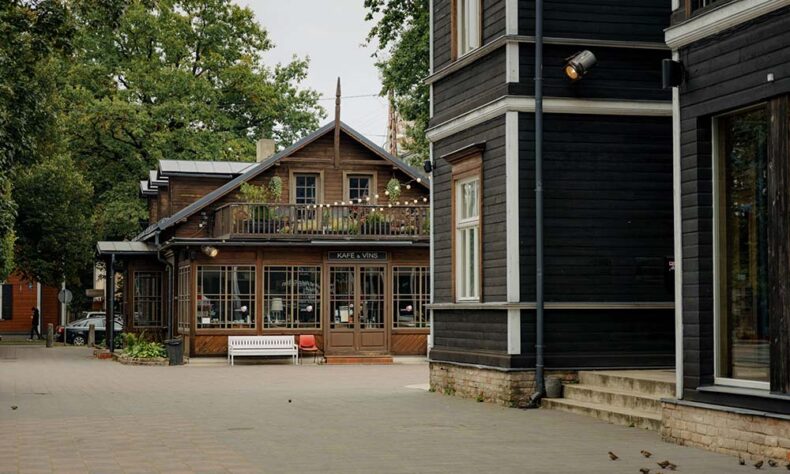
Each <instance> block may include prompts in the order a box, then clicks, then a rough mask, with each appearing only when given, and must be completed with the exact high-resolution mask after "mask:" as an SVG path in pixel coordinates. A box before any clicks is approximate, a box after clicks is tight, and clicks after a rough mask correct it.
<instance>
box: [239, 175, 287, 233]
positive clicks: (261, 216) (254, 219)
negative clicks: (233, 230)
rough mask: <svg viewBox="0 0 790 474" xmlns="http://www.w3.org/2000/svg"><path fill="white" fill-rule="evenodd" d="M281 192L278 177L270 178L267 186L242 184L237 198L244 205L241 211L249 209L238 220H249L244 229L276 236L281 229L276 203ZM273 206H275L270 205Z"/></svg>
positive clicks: (281, 184)
mask: <svg viewBox="0 0 790 474" xmlns="http://www.w3.org/2000/svg"><path fill="white" fill-rule="evenodd" d="M282 192H283V181H282V178H280V177H279V176H272V178H271V179H269V184H268V186H266V185H260V186H256V185H254V184H249V183H242V185H241V187H240V188H239V196H240V198H241V200H242V201H243V202H244V203H245V204H246V205H245V206H244V207H243V208H242V209H245V208H249V210H245V211H243V213H242V216H241V217H240V218H242V219H249V221H248V222H247V223H246V224H245V225H244V227H245V228H246V229H247V230H248V232H250V233H254V234H260V233H263V234H276V233H278V232H279V229H280V227H281V223H280V219H279V215H278V214H279V213H278V212H277V207H276V203H279V201H280V198H281V197H282ZM270 204H275V205H270Z"/></svg>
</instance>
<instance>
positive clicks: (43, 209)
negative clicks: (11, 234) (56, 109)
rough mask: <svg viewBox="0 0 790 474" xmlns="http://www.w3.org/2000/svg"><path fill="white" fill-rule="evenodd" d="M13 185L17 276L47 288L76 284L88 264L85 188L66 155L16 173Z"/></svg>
mask: <svg viewBox="0 0 790 474" xmlns="http://www.w3.org/2000/svg"><path fill="white" fill-rule="evenodd" d="M15 181H16V183H15V186H14V200H15V201H16V203H17V205H18V206H19V212H18V214H17V221H16V228H17V234H18V237H17V244H16V258H17V262H18V267H19V269H20V271H21V273H22V274H23V275H24V276H26V277H28V278H31V279H35V280H37V281H40V282H41V283H44V284H47V285H59V284H60V283H61V282H62V281H64V279H65V281H66V282H67V283H76V282H78V279H79V275H80V273H81V272H83V271H84V269H85V268H88V267H90V266H91V265H92V262H93V248H94V243H95V239H94V234H93V216H92V212H93V210H92V201H93V188H92V186H91V184H90V183H89V182H88V181H87V180H86V179H85V177H83V176H82V175H81V174H80V173H79V172H78V171H77V170H76V168H75V166H74V162H73V160H72V159H71V158H69V157H68V156H66V155H57V156H53V157H50V158H49V159H47V160H44V161H42V162H40V163H37V164H35V165H33V166H31V167H27V168H25V169H22V170H20V171H19V172H18V175H17V177H16V180H15Z"/></svg>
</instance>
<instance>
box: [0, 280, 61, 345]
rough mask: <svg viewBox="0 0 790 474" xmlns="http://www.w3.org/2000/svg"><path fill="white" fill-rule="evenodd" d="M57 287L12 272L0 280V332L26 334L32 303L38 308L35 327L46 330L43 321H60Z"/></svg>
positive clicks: (46, 323)
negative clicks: (36, 325) (37, 322)
mask: <svg viewBox="0 0 790 474" xmlns="http://www.w3.org/2000/svg"><path fill="white" fill-rule="evenodd" d="M58 291H59V290H58V288H55V287H52V286H47V285H42V284H40V283H38V282H36V281H28V280H26V279H25V278H23V277H22V276H21V275H20V274H19V273H16V272H15V273H12V274H11V275H10V276H9V277H8V278H7V279H6V280H5V281H3V282H0V335H9V334H30V327H31V319H30V317H31V315H32V314H33V307H36V308H38V310H39V314H40V315H41V317H40V318H39V331H40V332H41V334H46V330H47V325H48V324H52V325H53V327H55V326H57V325H58V324H60V323H61V316H62V313H61V311H62V308H61V304H60V302H59V301H58Z"/></svg>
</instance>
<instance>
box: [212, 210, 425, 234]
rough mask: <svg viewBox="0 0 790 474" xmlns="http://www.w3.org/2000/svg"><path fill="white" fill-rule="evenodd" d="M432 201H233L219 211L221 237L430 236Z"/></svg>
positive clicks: (216, 217)
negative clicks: (409, 203) (405, 203)
mask: <svg viewBox="0 0 790 474" xmlns="http://www.w3.org/2000/svg"><path fill="white" fill-rule="evenodd" d="M429 234H430V217H429V207H428V206H425V205H416V204H415V205H413V206H403V205H399V206H390V205H384V206H376V205H367V204H366V205H339V206H335V205H317V204H247V203H232V204H226V205H224V206H222V207H220V208H218V209H217V210H216V211H215V212H214V224H213V236H214V237H218V238H220V237H221V238H265V239H278V238H283V239H300V238H303V239H305V240H314V239H338V238H340V239H349V240H354V239H358V240H371V239H376V240H379V239H391V240H412V241H413V240H428V238H429Z"/></svg>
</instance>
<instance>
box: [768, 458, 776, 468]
mask: <svg viewBox="0 0 790 474" xmlns="http://www.w3.org/2000/svg"><path fill="white" fill-rule="evenodd" d="M768 465H769V466H771V467H776V465H777V462H776V461H774V460H773V459H769V460H768Z"/></svg>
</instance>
